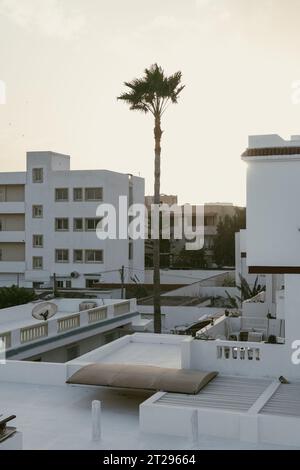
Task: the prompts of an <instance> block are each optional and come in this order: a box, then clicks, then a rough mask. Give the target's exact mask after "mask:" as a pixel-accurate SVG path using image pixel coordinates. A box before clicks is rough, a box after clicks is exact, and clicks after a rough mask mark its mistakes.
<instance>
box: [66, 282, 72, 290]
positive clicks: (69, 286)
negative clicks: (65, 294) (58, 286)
mask: <svg viewBox="0 0 300 470" xmlns="http://www.w3.org/2000/svg"><path fill="white" fill-rule="evenodd" d="M71 287H72V281H66V288H67V289H71Z"/></svg>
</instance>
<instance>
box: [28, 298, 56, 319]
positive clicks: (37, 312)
mask: <svg viewBox="0 0 300 470" xmlns="http://www.w3.org/2000/svg"><path fill="white" fill-rule="evenodd" d="M56 312H57V305H56V304H54V303H52V302H42V303H40V304H39V305H36V306H35V307H34V308H33V309H32V312H31V314H32V316H33V318H36V320H44V321H47V320H48V319H49V318H51V317H53V316H54V315H55V314H56Z"/></svg>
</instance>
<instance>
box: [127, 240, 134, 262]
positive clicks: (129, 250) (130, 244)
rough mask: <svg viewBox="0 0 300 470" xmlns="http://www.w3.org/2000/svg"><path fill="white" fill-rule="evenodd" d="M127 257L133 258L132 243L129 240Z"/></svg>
mask: <svg viewBox="0 0 300 470" xmlns="http://www.w3.org/2000/svg"><path fill="white" fill-rule="evenodd" d="M128 259H133V244H132V242H129V244H128Z"/></svg>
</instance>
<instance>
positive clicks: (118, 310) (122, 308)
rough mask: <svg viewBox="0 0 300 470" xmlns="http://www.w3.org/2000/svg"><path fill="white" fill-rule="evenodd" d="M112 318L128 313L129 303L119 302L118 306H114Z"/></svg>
mask: <svg viewBox="0 0 300 470" xmlns="http://www.w3.org/2000/svg"><path fill="white" fill-rule="evenodd" d="M114 307H115V308H114V316H115V317H116V316H118V315H124V314H125V313H129V312H130V302H129V301H126V302H121V303H119V304H116V305H115V306H114Z"/></svg>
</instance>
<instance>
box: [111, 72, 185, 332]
mask: <svg viewBox="0 0 300 470" xmlns="http://www.w3.org/2000/svg"><path fill="white" fill-rule="evenodd" d="M124 84H125V86H126V87H127V91H126V92H124V93H122V94H121V95H120V96H118V99H119V100H123V101H124V102H125V103H126V104H128V105H129V108H130V109H131V110H133V111H141V112H143V113H146V114H147V113H149V112H150V113H151V114H152V115H153V118H154V139H155V150H154V152H155V159H154V204H157V205H159V203H160V158H161V137H162V133H163V131H162V129H161V118H162V115H163V114H164V112H165V111H166V109H167V107H168V106H169V104H170V103H177V101H178V96H179V94H180V93H181V91H182V90H183V88H184V85H181V72H176V73H174V74H173V75H170V76H166V75H165V72H164V70H163V69H162V68H161V67H159V66H158V65H157V64H154V65H151V67H149V68H148V69H145V74H144V76H143V77H142V78H135V79H133V80H132V81H131V82H125V83H124ZM153 304H154V331H155V333H161V309H160V240H159V239H156V240H154V242H153Z"/></svg>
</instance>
